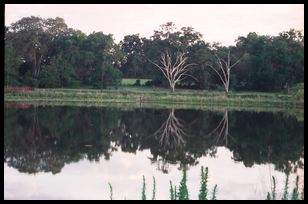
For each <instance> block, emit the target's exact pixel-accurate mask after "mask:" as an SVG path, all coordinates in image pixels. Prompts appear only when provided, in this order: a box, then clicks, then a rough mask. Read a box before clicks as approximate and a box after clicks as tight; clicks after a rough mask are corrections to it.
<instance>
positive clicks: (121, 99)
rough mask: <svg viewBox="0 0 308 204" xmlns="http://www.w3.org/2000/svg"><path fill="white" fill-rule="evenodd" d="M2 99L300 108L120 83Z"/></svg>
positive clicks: (285, 99) (244, 95) (258, 98)
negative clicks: (100, 87)
mask: <svg viewBox="0 0 308 204" xmlns="http://www.w3.org/2000/svg"><path fill="white" fill-rule="evenodd" d="M4 100H5V102H9V101H11V102H14V101H15V102H17V101H19V102H21V101H22V102H56V103H64V102H66V103H68V102H69V103H79V104H85V103H89V104H90V103H92V104H99V103H133V104H139V106H140V104H142V105H143V106H144V104H151V106H153V104H157V106H170V105H171V106H173V105H174V106H175V105H177V106H196V107H202V106H219V107H239V108H246V109H247V108H249V109H260V108H262V109H264V108H268V109H294V108H295V109H303V108H304V103H303V101H298V100H295V99H294V97H292V95H287V94H281V93H260V92H232V93H230V94H229V95H228V96H225V94H224V92H218V91H200V90H182V89H177V90H176V91H175V92H174V93H171V92H170V91H169V89H164V88H151V87H134V86H121V87H119V89H102V90H100V89H35V90H34V91H32V92H25V93H15V92H6V93H5V95H4Z"/></svg>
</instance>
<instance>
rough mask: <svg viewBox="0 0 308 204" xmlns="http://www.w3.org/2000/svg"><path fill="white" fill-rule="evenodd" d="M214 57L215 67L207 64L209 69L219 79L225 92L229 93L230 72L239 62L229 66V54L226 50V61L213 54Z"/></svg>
mask: <svg viewBox="0 0 308 204" xmlns="http://www.w3.org/2000/svg"><path fill="white" fill-rule="evenodd" d="M214 55H215V57H216V61H215V64H216V66H213V65H211V64H207V65H208V66H209V67H210V68H212V69H213V70H214V71H215V73H216V74H217V75H218V76H219V79H220V80H221V82H222V83H223V85H224V87H225V92H226V93H228V92H229V85H230V72H231V69H232V68H233V67H235V65H237V64H238V63H239V62H240V61H241V58H240V59H239V60H237V61H236V62H235V63H234V64H231V52H230V50H228V55H227V60H224V59H223V58H222V57H219V56H218V55H217V54H216V53H214Z"/></svg>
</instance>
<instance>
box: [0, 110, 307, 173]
mask: <svg viewBox="0 0 308 204" xmlns="http://www.w3.org/2000/svg"><path fill="white" fill-rule="evenodd" d="M4 123H5V124H4V127H5V129H4V133H5V134H4V161H5V162H6V163H7V165H8V166H11V167H14V168H16V169H18V171H20V172H26V173H37V172H52V173H53V174H57V173H59V172H61V169H62V168H63V167H64V165H65V164H69V163H72V162H78V161H80V160H82V159H88V160H90V161H99V159H100V158H101V157H102V156H103V157H104V158H105V159H106V160H109V159H110V158H111V157H112V154H113V152H115V151H118V150H119V149H120V150H121V151H122V152H130V153H136V152H137V151H141V150H148V149H149V150H150V152H151V157H150V158H149V159H150V160H151V162H152V163H153V165H156V166H157V169H159V170H161V171H163V172H164V173H168V172H169V169H168V166H169V164H179V165H180V168H183V167H188V168H189V166H193V165H196V164H198V160H199V158H201V157H203V156H207V155H209V156H212V157H215V156H216V153H217V148H218V147H220V146H224V147H226V148H228V149H229V150H230V151H231V152H232V153H233V159H234V160H235V161H242V162H243V163H244V164H245V166H246V167H251V166H253V165H254V164H266V163H272V164H274V165H275V168H276V169H277V170H279V171H285V172H287V171H296V170H297V168H303V165H304V164H303V161H302V160H300V158H301V157H302V158H303V157H304V145H303V142H304V136H303V122H298V121H297V120H296V118H294V117H291V116H288V115H286V114H283V113H266V112H260V113H253V112H228V111H223V112H210V111H197V110H175V109H171V110H155V109H136V110H130V111H124V110H123V111H122V110H120V109H112V108H79V107H78V108H77V107H30V108H27V109H19V108H6V109H5V121H4Z"/></svg>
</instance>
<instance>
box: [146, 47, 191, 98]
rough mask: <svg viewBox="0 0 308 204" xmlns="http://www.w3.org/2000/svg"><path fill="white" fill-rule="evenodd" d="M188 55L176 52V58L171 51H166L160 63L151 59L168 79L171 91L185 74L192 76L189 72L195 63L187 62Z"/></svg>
mask: <svg viewBox="0 0 308 204" xmlns="http://www.w3.org/2000/svg"><path fill="white" fill-rule="evenodd" d="M187 60H188V57H187V56H186V54H185V53H181V52H178V53H176V56H175V60H172V57H171V55H170V53H169V52H165V53H163V54H162V55H161V57H160V60H159V62H160V64H157V63H155V62H153V61H151V60H149V61H150V62H151V63H152V64H154V65H155V66H156V67H157V68H158V69H159V70H160V71H161V72H162V73H163V74H164V76H165V77H166V78H167V79H168V82H169V86H170V89H171V92H174V89H175V85H176V83H177V82H180V81H182V80H183V79H184V77H185V76H190V75H189V74H187V72H188V71H189V70H190V69H191V66H193V65H195V64H187Z"/></svg>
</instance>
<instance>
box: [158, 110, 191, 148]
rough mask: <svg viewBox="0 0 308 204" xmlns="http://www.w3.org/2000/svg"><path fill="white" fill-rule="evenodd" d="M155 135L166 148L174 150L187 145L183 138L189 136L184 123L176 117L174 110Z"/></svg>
mask: <svg viewBox="0 0 308 204" xmlns="http://www.w3.org/2000/svg"><path fill="white" fill-rule="evenodd" d="M153 135H154V136H155V138H157V139H158V141H159V144H160V145H161V146H162V147H165V148H171V149H174V148H177V147H181V146H183V145H184V144H185V141H184V139H183V137H184V136H187V133H186V132H185V130H184V123H183V121H181V120H180V119H179V118H177V117H176V116H175V114H174V108H173V109H172V110H170V113H169V117H168V119H167V120H166V121H165V122H164V123H163V124H162V126H161V127H160V128H159V129H158V130H157V131H156V132H155V133H154V134H153Z"/></svg>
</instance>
